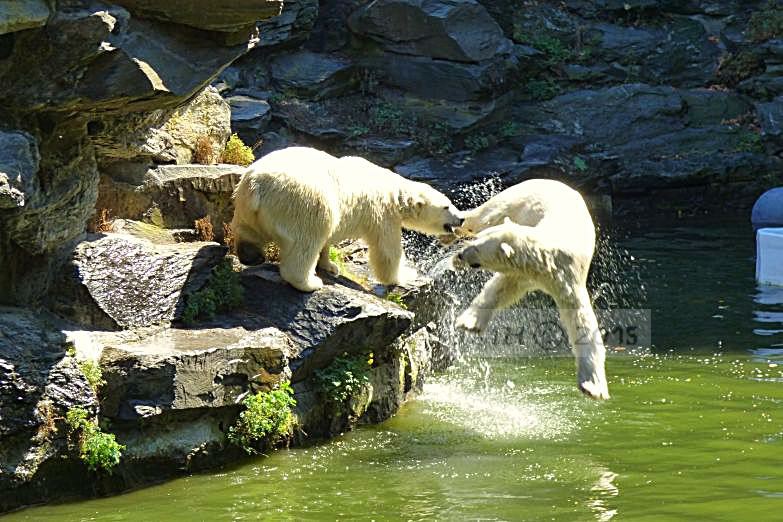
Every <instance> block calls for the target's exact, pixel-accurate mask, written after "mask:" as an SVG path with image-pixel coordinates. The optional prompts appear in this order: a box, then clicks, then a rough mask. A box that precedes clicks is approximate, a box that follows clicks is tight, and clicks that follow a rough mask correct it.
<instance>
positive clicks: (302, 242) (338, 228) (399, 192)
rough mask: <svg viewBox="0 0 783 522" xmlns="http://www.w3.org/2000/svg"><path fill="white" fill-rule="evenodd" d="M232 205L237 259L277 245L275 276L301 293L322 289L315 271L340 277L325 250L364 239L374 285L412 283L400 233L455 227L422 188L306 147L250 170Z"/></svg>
mask: <svg viewBox="0 0 783 522" xmlns="http://www.w3.org/2000/svg"><path fill="white" fill-rule="evenodd" d="M234 204H235V210H234V219H233V220H232V222H231V225H232V230H233V232H234V238H235V241H236V244H237V249H238V251H240V252H241V250H240V245H241V244H244V243H246V244H250V245H253V246H254V247H256V248H257V249H259V250H260V249H263V246H264V245H265V244H266V243H269V242H274V243H276V244H277V245H278V246H279V248H280V275H281V276H282V278H283V279H285V280H286V281H287V282H289V283H290V284H291V285H292V286H294V287H295V288H298V289H299V290H302V291H304V292H312V291H314V290H317V289H318V288H321V287H322V286H323V282H322V281H321V279H320V278H319V277H318V276H316V275H315V267H316V265H317V266H318V267H320V268H322V269H325V270H327V271H328V272H330V273H333V274H337V273H338V272H339V268H338V267H337V266H336V265H335V264H334V263H332V262H331V261H330V260H329V246H330V245H332V244H335V243H337V242H339V241H342V240H343V239H357V238H361V239H364V240H365V241H366V242H367V244H368V245H369V257H370V265H371V267H372V269H373V272H374V275H375V277H376V278H377V279H378V280H379V281H380V282H381V283H383V284H387V285H394V284H399V283H400V282H402V281H401V279H404V278H405V276H410V275H411V270H410V269H408V268H407V267H405V266H404V256H403V251H402V235H401V229H402V228H403V227H405V228H408V229H411V230H417V231H419V232H423V233H427V234H433V235H434V234H443V233H444V232H445V231H446V230H448V229H450V228H451V227H453V226H456V225H459V223H460V222H461V219H460V217H459V213H458V211H457V209H456V208H455V207H454V206H453V205H452V204H451V202H450V201H449V199H448V198H447V197H446V196H444V195H443V194H441V193H440V192H438V191H437V190H435V189H433V188H432V187H430V186H429V185H426V184H424V183H417V182H414V181H410V180H406V179H405V178H403V177H402V176H399V175H397V174H395V173H394V172H392V171H390V170H387V169H384V168H382V167H379V166H377V165H374V164H373V163H370V162H369V161H367V160H364V159H362V158H357V157H345V158H336V157H334V156H331V155H329V154H327V153H325V152H321V151H319V150H316V149H312V148H309V147H289V148H287V149H283V150H279V151H276V152H272V153H270V154H268V155H267V156H264V157H263V158H261V159H260V160H258V161H256V162H255V163H253V164H252V165H250V167H248V170H247V171H246V172H245V173H244V175H243V176H242V179H241V180H240V182H239V185H238V186H237V188H236V190H235V191H234ZM401 271H402V276H401Z"/></svg>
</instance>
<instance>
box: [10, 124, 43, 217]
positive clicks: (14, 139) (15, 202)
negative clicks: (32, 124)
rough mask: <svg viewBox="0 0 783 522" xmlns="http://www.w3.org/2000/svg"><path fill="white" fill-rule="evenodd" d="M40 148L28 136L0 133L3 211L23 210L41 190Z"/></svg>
mask: <svg viewBox="0 0 783 522" xmlns="http://www.w3.org/2000/svg"><path fill="white" fill-rule="evenodd" d="M39 161H40V157H39V154H38V144H37V143H36V141H35V139H34V138H33V137H32V136H30V135H29V134H27V133H25V132H19V131H17V132H0V209H11V208H18V207H23V206H24V205H25V202H26V201H27V200H29V199H30V198H31V196H32V194H33V193H34V192H35V191H36V190H38V180H37V178H36V174H37V173H38V163H39Z"/></svg>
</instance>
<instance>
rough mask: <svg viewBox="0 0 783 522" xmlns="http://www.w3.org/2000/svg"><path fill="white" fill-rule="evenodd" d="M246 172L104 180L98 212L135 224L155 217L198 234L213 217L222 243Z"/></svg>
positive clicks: (207, 169)
mask: <svg viewBox="0 0 783 522" xmlns="http://www.w3.org/2000/svg"><path fill="white" fill-rule="evenodd" d="M244 171H245V168H244V167H240V166H238V165H161V166H159V167H157V168H155V169H150V170H147V171H146V172H145V173H144V175H143V178H142V179H141V180H136V181H131V180H122V179H114V178H111V177H109V176H103V177H102V179H101V185H100V193H99V195H98V201H97V203H96V207H97V208H105V209H109V210H111V212H112V214H113V215H114V216H123V217H125V218H128V219H135V220H141V219H147V220H149V216H151V215H154V216H155V220H154V221H156V224H157V225H159V226H163V227H166V228H192V227H193V222H194V221H195V220H197V219H201V218H203V217H205V216H209V217H210V220H211V221H212V225H213V227H214V233H215V239H216V240H218V241H222V240H223V227H222V224H223V223H230V222H231V218H232V216H233V212H234V207H233V204H232V202H231V195H232V194H233V192H234V187H236V185H237V183H239V178H240V176H241V175H242V173H243V172H244Z"/></svg>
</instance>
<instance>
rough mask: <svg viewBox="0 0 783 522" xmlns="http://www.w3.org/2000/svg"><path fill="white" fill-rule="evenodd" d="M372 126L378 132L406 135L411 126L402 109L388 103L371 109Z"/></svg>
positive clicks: (382, 103)
mask: <svg viewBox="0 0 783 522" xmlns="http://www.w3.org/2000/svg"><path fill="white" fill-rule="evenodd" d="M370 124H371V125H372V127H373V128H375V129H376V130H378V131H387V132H391V133H394V134H400V133H405V132H406V131H408V130H409V127H410V126H411V125H410V122H408V121H407V118H406V117H405V112H404V111H403V110H402V109H400V108H399V107H397V106H395V105H392V104H391V103H386V102H381V103H379V104H377V105H376V106H374V107H372V108H371V109H370Z"/></svg>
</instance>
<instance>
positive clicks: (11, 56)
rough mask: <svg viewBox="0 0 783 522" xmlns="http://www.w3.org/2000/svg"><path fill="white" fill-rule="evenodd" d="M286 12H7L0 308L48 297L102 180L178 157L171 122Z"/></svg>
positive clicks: (0, 32)
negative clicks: (269, 21) (264, 22)
mask: <svg viewBox="0 0 783 522" xmlns="http://www.w3.org/2000/svg"><path fill="white" fill-rule="evenodd" d="M162 4H165V6H162ZM281 5H282V2H281V1H279V0H247V1H240V2H234V3H233V4H232V9H230V10H226V9H225V8H224V6H223V4H222V3H221V2H214V1H199V2H163V3H160V2H142V1H124V2H97V1H88V0H62V1H57V2H47V1H42V0H20V1H16V2H4V3H3V5H2V6H0V107H2V109H0V151H2V154H0V266H2V270H1V271H0V303H20V302H22V303H24V302H30V301H35V300H37V299H39V298H40V296H41V295H42V293H43V292H44V290H45V289H46V287H47V285H48V283H49V280H50V278H51V274H50V270H51V266H52V264H53V263H54V262H55V261H56V259H57V257H58V252H59V251H60V250H62V248H63V247H64V246H66V245H67V244H68V243H69V242H72V241H73V240H74V239H75V238H77V236H79V234H81V233H83V232H84V230H85V225H86V223H87V220H88V218H89V217H90V216H91V215H92V214H93V212H94V208H95V201H96V198H97V194H98V181H99V173H100V172H106V171H111V170H112V169H115V170H117V169H118V167H117V163H118V162H123V165H122V166H123V169H122V170H126V171H127V170H128V168H130V167H132V166H133V165H138V164H145V163H151V162H152V161H153V160H154V159H155V158H158V159H160V158H161V157H164V156H166V154H167V153H169V155H171V151H172V150H173V149H175V145H176V143H174V142H175V141H176V140H173V139H171V134H170V133H166V132H165V129H164V128H163V126H164V125H165V122H166V121H167V120H168V119H169V117H170V115H171V112H172V111H174V109H175V108H176V107H177V106H179V105H182V104H183V103H185V102H187V101H188V100H189V99H191V98H192V97H193V96H194V95H195V94H196V93H198V92H199V91H201V90H202V89H203V88H204V87H205V86H207V85H208V84H209V83H210V82H211V81H212V80H213V79H214V78H215V76H216V75H217V74H218V73H219V72H220V71H221V70H222V69H223V68H224V67H225V66H226V65H228V64H229V63H231V62H232V61H233V60H234V59H236V58H237V57H238V56H240V55H242V54H243V53H245V52H247V50H248V49H249V48H250V47H252V45H254V44H255V41H256V34H257V30H256V27H255V25H256V20H258V19H263V18H266V17H271V16H274V15H276V14H278V13H279V11H280V8H281ZM220 103H223V102H222V100H221V101H220ZM226 110H227V107H226ZM164 161H165V160H164ZM169 161H170V160H169Z"/></svg>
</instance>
